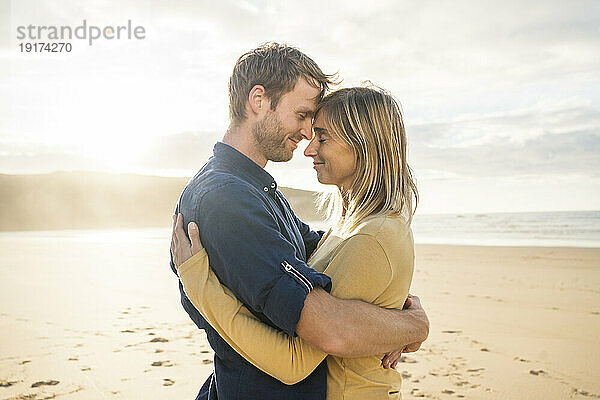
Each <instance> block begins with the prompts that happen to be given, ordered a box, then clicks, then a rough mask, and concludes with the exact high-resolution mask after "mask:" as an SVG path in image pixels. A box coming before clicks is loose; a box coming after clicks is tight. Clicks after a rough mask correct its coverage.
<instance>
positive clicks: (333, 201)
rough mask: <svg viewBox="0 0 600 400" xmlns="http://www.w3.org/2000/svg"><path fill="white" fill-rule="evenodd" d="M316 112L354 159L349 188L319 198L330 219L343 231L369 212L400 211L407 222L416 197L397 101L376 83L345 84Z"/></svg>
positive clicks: (391, 212) (370, 213) (348, 229)
mask: <svg viewBox="0 0 600 400" xmlns="http://www.w3.org/2000/svg"><path fill="white" fill-rule="evenodd" d="M319 112H321V113H323V116H324V119H325V125H326V128H327V129H328V130H329V131H333V132H334V133H335V134H336V135H337V136H339V137H340V138H341V140H343V141H344V142H345V143H346V144H347V145H349V146H350V147H351V148H352V149H353V150H354V154H355V157H356V173H355V175H354V179H353V180H352V183H351V184H350V185H349V187H348V188H344V193H342V192H341V191H340V190H339V189H338V190H337V191H336V192H334V193H330V194H329V195H325V196H324V197H322V199H321V207H325V205H326V207H327V217H328V221H329V222H330V223H332V225H334V226H335V227H336V228H337V229H339V230H340V231H342V232H350V231H351V230H353V229H355V228H356V227H357V226H358V225H359V224H360V222H361V221H362V220H364V219H365V218H366V217H368V216H372V215H384V214H401V215H404V216H405V217H406V218H407V221H408V223H409V224H410V222H411V221H412V216H413V215H414V212H415V209H416V207H417V203H418V198H419V195H418V192H417V187H416V185H415V182H414V179H413V176H412V171H411V169H410V167H409V166H408V163H407V160H406V132H405V130H404V122H403V120H402V112H401V110H400V106H399V105H398V103H397V102H396V100H394V98H393V97H392V96H391V95H390V94H389V93H387V92H386V91H385V90H383V89H381V88H378V87H374V86H370V87H352V88H345V89H340V90H337V91H335V92H332V93H330V94H329V95H327V96H326V97H325V98H323V100H322V101H321V102H320V103H319V105H318V106H317V110H316V113H319ZM315 115H316V114H315Z"/></svg>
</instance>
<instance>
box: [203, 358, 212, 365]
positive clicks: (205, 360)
mask: <svg viewBox="0 0 600 400" xmlns="http://www.w3.org/2000/svg"><path fill="white" fill-rule="evenodd" d="M212 363H213V361H212V360H209V359H208V358H205V359H204V360H202V364H205V365H206V364H212Z"/></svg>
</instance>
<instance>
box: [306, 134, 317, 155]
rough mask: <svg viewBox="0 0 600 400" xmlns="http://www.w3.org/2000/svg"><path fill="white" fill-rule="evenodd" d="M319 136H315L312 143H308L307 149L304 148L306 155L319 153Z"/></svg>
mask: <svg viewBox="0 0 600 400" xmlns="http://www.w3.org/2000/svg"><path fill="white" fill-rule="evenodd" d="M311 136H312V130H311ZM317 144H318V143H317V137H316V136H315V137H314V138H313V139H312V140H311V141H310V143H309V144H308V146H306V150H304V155H305V156H306V157H315V156H316V155H317Z"/></svg>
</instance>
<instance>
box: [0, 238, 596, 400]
mask: <svg viewBox="0 0 600 400" xmlns="http://www.w3.org/2000/svg"><path fill="white" fill-rule="evenodd" d="M168 238H169V232H168V230H164V229H158V230H149V229H145V230H137V231H135V230H130V231H118V232H117V231H99V232H90V231H79V232H77V231H74V232H58V233H56V232H55V233H42V234H41V233H35V232H30V233H2V234H0V260H1V261H0V335H1V336H0V337H1V338H2V339H1V340H0V400H4V399H35V400H39V399H48V398H60V399H65V400H66V399H86V400H87V399H141V398H143V399H193V398H194V397H195V395H196V393H197V391H198V389H199V387H200V386H201V384H202V382H203V381H204V379H205V378H206V377H207V376H208V374H209V373H210V371H211V370H212V351H211V349H210V347H209V346H208V344H207V342H206V339H205V336H204V333H203V332H202V331H199V330H198V329H197V328H196V327H195V325H193V324H192V323H191V321H189V320H188V318H187V315H186V314H185V312H184V311H183V309H182V308H181V306H180V304H179V296H178V291H177V281H176V279H175V276H174V275H173V274H172V272H171V271H170V269H169V268H168V263H167V248H168V240H169V239H168ZM412 292H413V293H415V294H417V295H419V296H420V297H421V299H422V302H423V304H424V306H425V308H426V309H427V311H428V313H429V316H430V320H431V334H430V338H429V340H428V341H427V342H426V343H424V344H423V346H422V349H421V350H420V351H419V352H417V353H413V354H408V355H406V356H405V357H404V359H403V362H402V363H400V364H398V367H397V369H398V370H399V371H401V372H402V374H403V375H404V383H403V396H404V398H405V399H412V398H421V397H425V398H432V399H451V398H467V399H566V398H574V399H593V398H600V340H599V337H600V249H584V248H519V247H469V246H441V245H440V246H436V245H421V246H417V265H416V273H415V279H414V284H413V290H412Z"/></svg>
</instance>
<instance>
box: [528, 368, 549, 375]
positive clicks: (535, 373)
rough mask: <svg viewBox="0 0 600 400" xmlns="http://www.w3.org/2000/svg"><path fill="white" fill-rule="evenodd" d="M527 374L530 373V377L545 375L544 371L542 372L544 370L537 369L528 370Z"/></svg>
mask: <svg viewBox="0 0 600 400" xmlns="http://www.w3.org/2000/svg"><path fill="white" fill-rule="evenodd" d="M529 373H530V374H531V375H543V374H545V373H546V371H544V370H542V369H538V370H535V369H530V370H529Z"/></svg>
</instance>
